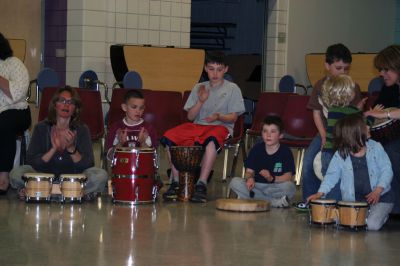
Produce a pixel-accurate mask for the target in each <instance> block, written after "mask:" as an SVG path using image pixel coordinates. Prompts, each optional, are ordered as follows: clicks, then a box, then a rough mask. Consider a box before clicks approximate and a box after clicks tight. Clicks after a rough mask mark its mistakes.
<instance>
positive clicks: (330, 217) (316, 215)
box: [309, 199, 369, 230]
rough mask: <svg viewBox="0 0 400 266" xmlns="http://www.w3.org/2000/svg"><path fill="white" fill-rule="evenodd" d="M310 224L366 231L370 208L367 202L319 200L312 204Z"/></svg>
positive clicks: (313, 201)
mask: <svg viewBox="0 0 400 266" xmlns="http://www.w3.org/2000/svg"><path fill="white" fill-rule="evenodd" d="M310 206H311V208H310V211H309V215H310V224H316V225H321V226H326V225H335V226H336V227H337V228H341V227H343V228H350V229H355V230H358V229H366V227H367V216H368V212H369V206H368V203H366V202H356V201H339V202H337V201H336V200H332V199H318V200H312V201H311V202H310Z"/></svg>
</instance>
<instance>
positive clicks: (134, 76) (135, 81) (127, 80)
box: [106, 71, 143, 104]
mask: <svg viewBox="0 0 400 266" xmlns="http://www.w3.org/2000/svg"><path fill="white" fill-rule="evenodd" d="M117 86H118V87H120V88H126V89H142V88H143V80H142V77H141V76H140V74H139V73H138V72H136V71H128V72H126V73H125V75H124V78H123V79H122V81H119V82H115V83H114V84H113V86H112V88H111V89H112V90H113V89H115V88H116V87H117ZM106 100H107V102H108V104H110V103H111V101H110V100H109V98H108V89H107V91H106Z"/></svg>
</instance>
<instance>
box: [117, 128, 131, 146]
mask: <svg viewBox="0 0 400 266" xmlns="http://www.w3.org/2000/svg"><path fill="white" fill-rule="evenodd" d="M117 138H118V144H120V145H121V146H123V145H124V144H125V142H126V141H127V140H128V130H127V129H126V128H120V129H118V130H117Z"/></svg>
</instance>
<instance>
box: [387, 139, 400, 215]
mask: <svg viewBox="0 0 400 266" xmlns="http://www.w3.org/2000/svg"><path fill="white" fill-rule="evenodd" d="M383 148H384V149H385V151H386V153H387V155H388V156H389V159H390V162H391V163H392V169H393V180H392V183H391V189H392V191H393V194H394V207H393V210H392V213H397V214H399V213H400V140H395V141H391V142H389V143H386V144H385V145H384V146H383Z"/></svg>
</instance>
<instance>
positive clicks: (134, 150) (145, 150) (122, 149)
mask: <svg viewBox="0 0 400 266" xmlns="http://www.w3.org/2000/svg"><path fill="white" fill-rule="evenodd" d="M154 151H155V149H153V148H140V147H117V148H116V149H115V152H132V153H153V152H154Z"/></svg>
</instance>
